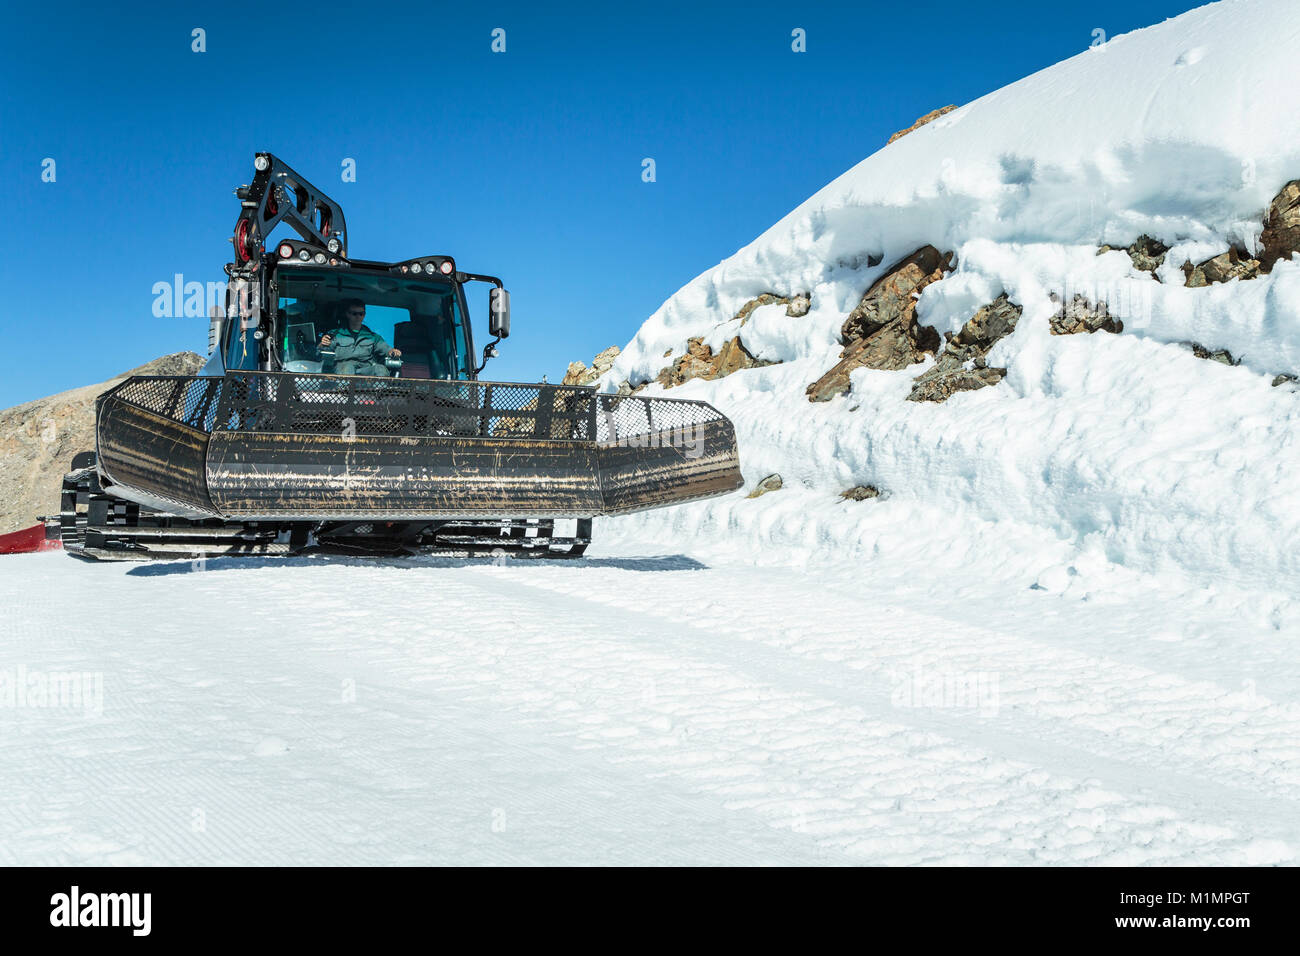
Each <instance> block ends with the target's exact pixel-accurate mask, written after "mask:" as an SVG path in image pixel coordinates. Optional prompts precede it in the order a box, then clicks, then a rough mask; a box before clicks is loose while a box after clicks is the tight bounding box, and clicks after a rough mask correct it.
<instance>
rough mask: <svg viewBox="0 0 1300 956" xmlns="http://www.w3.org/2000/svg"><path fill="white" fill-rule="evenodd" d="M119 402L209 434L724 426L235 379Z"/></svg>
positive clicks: (488, 390) (527, 434)
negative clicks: (234, 432) (214, 432)
mask: <svg viewBox="0 0 1300 956" xmlns="http://www.w3.org/2000/svg"><path fill="white" fill-rule="evenodd" d="M112 394H113V396H114V397H116V398H118V399H121V400H122V401H127V402H131V403H133V404H135V405H139V406H141V407H143V408H147V409H149V410H150V411H152V412H156V413H158V414H160V415H165V416H167V417H168V418H172V419H174V420H176V421H181V422H184V423H185V424H187V425H191V426H193V427H196V428H201V429H203V430H204V431H212V430H214V429H215V430H219V431H260V432H279V433H294V432H297V433H307V434H313V435H339V436H342V437H348V436H351V435H394V436H411V437H418V436H438V435H444V436H465V437H479V438H507V439H508V438H519V439H532V440H536V439H551V440H555V441H599V442H623V441H626V442H630V443H636V439H637V438H638V437H641V436H645V435H652V434H664V433H682V432H683V431H686V430H689V429H691V428H693V427H694V426H697V425H703V424H705V423H707V422H713V421H718V420H720V419H722V418H723V415H722V413H721V412H719V411H718V410H717V409H715V408H713V407H712V406H710V405H708V404H705V403H704V402H693V401H685V400H682V399H664V398H639V397H636V396H631V397H619V396H615V395H598V394H596V392H595V391H594V390H592V389H590V388H581V387H577V386H568V385H513V384H503V383H498V382H449V381H440V380H430V379H382V378H368V377H363V376H341V375H306V374H293V373H274V372H231V373H228V374H227V375H226V377H225V378H224V379H219V378H176V377H165V378H164V377H141V378H133V379H130V380H129V381H127V382H126V383H125V384H124V385H122V386H120V387H119V388H118V389H117V390H116V391H115V392H114V393H112Z"/></svg>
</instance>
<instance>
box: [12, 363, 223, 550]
mask: <svg viewBox="0 0 1300 956" xmlns="http://www.w3.org/2000/svg"><path fill="white" fill-rule="evenodd" d="M203 362H204V359H203V358H202V357H200V356H198V355H195V354H194V353H193V352H177V353H175V354H173V355H165V356H163V357H162V358H160V359H157V360H156V361H153V362H149V363H148V364H147V365H141V366H140V367H139V368H134V369H131V371H129V372H126V373H124V374H122V375H120V376H118V377H117V378H115V379H112V380H111V381H108V382H102V383H100V384H98V385H87V386H85V387H83V388H75V389H72V390H71V391H67V392H60V393H59V394H57V395H51V396H50V397H49V398H42V399H38V400H36V401H34V402H27V403H26V404H24V405H16V406H14V407H13V408H8V409H5V410H4V411H0V534H5V533H8V532H10V531H17V530H19V529H22V528H27V527H30V526H31V525H33V524H35V522H36V518H37V516H39V515H49V514H56V513H57V512H58V510H59V492H60V489H61V487H62V484H63V474H64V472H66V471H67V470H68V464H69V463H70V462H71V460H72V456H73V455H75V454H77V453H78V452H82V451H89V450H91V449H93V448H94V447H95V399H96V398H97V397H98V396H99V395H101V394H102V393H104V392H105V391H107V390H108V389H110V388H112V387H113V386H114V385H117V384H118V383H119V382H121V381H122V379H124V378H128V377H130V376H132V375H193V374H194V373H195V372H197V371H198V370H199V369H200V368H202V367H203Z"/></svg>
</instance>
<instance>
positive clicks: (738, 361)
mask: <svg viewBox="0 0 1300 956" xmlns="http://www.w3.org/2000/svg"><path fill="white" fill-rule="evenodd" d="M775 364H776V363H775V362H768V361H765V360H764V359H758V358H754V356H753V355H751V354H750V353H749V351H748V350H747V349H746V348H745V346H744V345H743V344H742V343H741V341H740V336H735V337H734V338H732V339H730V340H728V341H727V342H725V343H724V344H723V346H722V348H720V349H719V350H718V352H717V354H716V355H715V354H714V353H713V350H712V349H711V348H710V347H709V346H707V345H705V344H704V339H703V338H693V339H690V340H689V341H687V343H686V354H685V355H683V356H682V357H681V358H679V359H678V360H677V361H676V362H674V363H673V364H672V365H670V366H668V367H667V368H666V369H664V370H663V371H661V372H660V373H659V376H658V378H657V379H656V381H658V382H659V384H660V385H662V386H663V387H664V388H672V387H673V386H675V385H681V384H682V383H684V382H689V381H690V380H691V379H693V378H702V379H706V380H709V381H712V380H713V379H719V378H725V377H726V376H728V375H730V374H732V373H733V372H739V371H740V370H741V369H746V368H762V367H764V366H766V365H775Z"/></svg>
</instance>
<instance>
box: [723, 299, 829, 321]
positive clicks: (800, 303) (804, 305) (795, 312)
mask: <svg viewBox="0 0 1300 956" xmlns="http://www.w3.org/2000/svg"><path fill="white" fill-rule="evenodd" d="M765 305H783V306H785V307H786V308H785V314H786V315H789V316H793V317H795V318H798V317H800V316H804V315H807V314H808V309H809V307H810V306H811V305H812V297H811V296H810V295H809V294H808V293H807V292H800V293H799V294H798V295H777V294H776V293H775V292H764V293H763V294H762V295H760V296H756V297H755V298H753V299H750V300H749V301H748V302H746V303H745V304H744V305H742V306H741V307H740V311H739V312H737V313H736V315H735V318H736V319H739V320H740V324H741V326H742V327H743V326H744V324H745V323H746V322H748V321H749V316H750V315H751V314H752V313H753V311H754V310H755V309H761V308H762V307H763V306H765Z"/></svg>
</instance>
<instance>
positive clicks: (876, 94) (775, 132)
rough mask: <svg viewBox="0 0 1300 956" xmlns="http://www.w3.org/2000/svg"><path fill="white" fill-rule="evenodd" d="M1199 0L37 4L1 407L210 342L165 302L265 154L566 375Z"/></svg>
mask: <svg viewBox="0 0 1300 956" xmlns="http://www.w3.org/2000/svg"><path fill="white" fill-rule="evenodd" d="M1197 5H1198V4H1196V3H1189V2H1185V0H1090V2H1086V3H1070V2H1062V3H1054V4H1044V3H1041V2H1036V3H1021V2H1005V3H987V4H985V3H975V2H961V3H957V2H944V0H932V2H930V3H927V4H924V5H921V6H918V5H915V4H900V3H897V2H889V3H874V2H868V0H860V2H856V3H845V4H838V3H836V4H830V3H826V4H817V3H807V4H791V3H789V2H784V3H767V2H748V3H728V4H710V3H691V4H677V3H666V2H660V0H655V2H653V3H648V4H628V5H620V6H617V7H614V6H612V5H611V7H610V8H609V9H607V10H603V11H602V10H601V9H600V8H598V7H596V6H594V5H592V6H581V5H566V4H563V3H556V4H535V3H529V4H522V3H521V4H459V5H458V4H447V3H440V4H419V5H415V4H409V5H406V6H405V9H401V8H399V10H400V12H394V13H389V14H385V15H383V16H380V15H379V14H378V13H377V12H372V11H378V10H379V9H380V8H381V5H379V4H375V5H373V6H367V5H358V4H354V3H339V4H331V3H328V2H321V3H316V2H313V3H310V4H297V5H289V6H283V5H276V6H272V5H270V4H261V5H259V4H253V3H245V4H238V5H235V4H231V5H213V4H202V3H199V4H174V3H168V4H131V3H124V4H95V5H93V6H88V7H86V8H85V9H80V10H78V9H74V8H72V7H69V6H68V5H42V4H24V5H21V6H19V5H10V8H9V9H8V11H7V13H6V20H7V21H8V22H7V26H6V29H5V31H4V32H3V36H0V184H2V185H0V190H2V192H0V199H2V200H3V208H4V210H5V212H6V214H7V223H8V226H7V228H6V229H4V231H3V235H2V237H0V251H2V252H3V258H0V279H2V280H3V289H4V296H3V306H2V307H0V324H2V326H3V331H4V333H5V334H4V341H6V342H7V343H8V347H7V348H3V349H0V407H5V406H9V405H12V404H16V403H18V402H22V401H26V400H29V399H32V398H37V397H40V396H42V395H46V394H49V393H51V392H55V391H59V390H62V389H65V388H71V387H74V386H77V385H83V384H87V383H90V382H95V381H101V380H103V379H106V378H109V377H111V376H112V375H114V374H116V373H118V372H121V371H123V370H125V369H127V368H130V367H132V366H135V365H138V364H141V363H143V362H145V361H148V360H149V359H151V358H154V357H156V356H158V355H160V354H163V353H166V352H172V351H178V350H180V349H186V348H190V349H194V350H195V351H199V352H203V351H204V350H205V348H206V341H207V330H206V320H204V319H195V318H189V319H186V318H155V317H154V315H153V310H152V306H153V301H154V295H153V292H152V288H153V285H154V283H156V282H159V281H168V282H169V281H171V278H172V276H173V275H174V274H175V273H181V274H183V275H184V276H185V278H186V279H187V280H196V281H200V282H207V281H216V280H220V279H222V278H223V274H222V271H221V267H222V264H223V263H225V262H226V261H228V259H229V257H230V244H229V242H228V241H227V237H228V236H229V235H230V233H231V229H232V226H233V224H234V220H235V216H236V214H237V212H238V204H237V200H236V199H235V198H234V196H233V195H232V194H231V192H230V190H231V189H232V188H233V187H234V186H236V185H238V184H240V183H244V182H248V181H249V179H250V178H251V176H252V155H253V152H254V151H255V150H258V149H268V150H270V151H271V152H274V153H276V154H277V155H279V156H281V157H282V158H283V159H285V160H286V161H288V162H289V163H290V164H291V165H293V166H294V167H296V168H297V169H298V170H299V171H300V172H301V173H302V174H303V175H304V176H306V177H307V178H308V179H310V180H312V181H313V182H314V183H315V184H316V185H318V186H320V187H321V188H323V189H325V190H326V191H327V192H329V193H330V194H331V195H333V196H334V197H335V198H336V199H338V200H339V201H340V202H341V203H342V205H343V208H344V210H345V212H346V214H347V219H348V227H349V232H350V237H349V241H350V247H351V252H352V254H353V255H355V256H359V257H365V258H375V259H394V260H395V259H403V258H408V257H411V256H415V255H422V254H436V253H442V254H450V255H453V256H455V257H456V260H457V262H458V264H459V265H460V267H461V268H463V269H466V270H468V271H475V272H487V273H494V274H497V275H500V276H502V277H503V278H504V279H505V280H506V286H507V288H509V289H510V290H511V293H512V306H513V313H514V316H513V318H514V323H513V324H514V334H513V335H512V336H511V338H510V340H509V341H508V342H507V343H505V346H504V347H503V350H502V357H501V358H499V359H496V360H495V361H493V362H492V363H491V364H490V365H489V366H488V369H487V371H486V372H485V373H484V374H485V376H486V377H491V378H494V379H500V380H513V381H535V380H537V379H538V378H539V377H540V376H541V375H542V374H544V373H545V374H548V375H549V376H550V378H551V380H552V381H557V380H558V379H559V377H560V375H562V374H563V371H564V368H565V366H566V364H567V363H568V362H569V361H571V360H573V359H582V360H584V361H590V359H591V356H592V355H593V354H594V353H595V352H596V351H598V350H600V349H602V348H604V347H606V346H608V345H611V344H619V345H622V344H623V343H625V342H626V341H627V340H628V339H629V338H630V337H631V336H632V335H633V333H634V332H635V331H636V329H637V327H638V326H639V325H640V323H641V322H642V321H643V320H644V319H645V317H646V316H647V315H649V314H650V313H651V312H653V311H654V310H655V309H656V308H657V307H658V306H659V305H660V303H661V302H662V301H663V300H664V299H665V298H667V297H668V296H669V295H671V294H672V293H673V292H674V291H676V290H677V289H678V288H679V287H680V286H681V285H682V284H684V283H685V282H687V281H689V280H690V279H691V278H693V277H694V276H696V275H698V274H699V273H700V272H703V271H704V270H706V269H708V268H710V267H711V266H713V265H714V264H716V263H717V262H718V261H719V260H721V259H724V258H726V257H727V256H728V255H730V254H731V253H732V252H734V251H735V250H736V249H738V248H740V247H741V246H743V245H745V244H746V243H747V242H749V241H750V240H751V239H753V238H754V237H755V236H757V235H758V234H759V233H761V232H762V231H763V230H764V229H766V228H767V227H768V226H770V225H771V224H772V223H773V222H775V221H776V220H778V219H779V218H781V216H783V215H784V214H785V213H786V212H788V211H789V210H790V209H791V208H793V207H794V206H796V205H798V204H799V203H800V202H801V201H802V200H803V199H805V198H807V197H808V196H809V195H811V194H812V193H813V192H815V191H816V190H817V189H819V188H820V187H821V186H823V185H825V184H826V183H827V182H829V181H830V180H832V179H834V178H835V177H836V176H838V175H839V174H840V173H842V172H843V171H844V170H846V169H848V168H849V167H851V166H853V165H854V164H856V163H857V162H858V161H860V160H861V159H863V158H864V157H865V156H867V155H869V154H870V153H872V152H874V151H875V150H876V149H878V148H879V147H881V146H882V145H884V143H885V140H886V139H887V138H888V137H889V135H890V134H891V133H892V132H894V131H895V130H897V129H899V128H901V127H904V126H907V125H910V124H911V122H912V121H913V120H914V119H915V118H916V117H917V116H919V115H921V114H922V113H925V112H928V111H929V110H931V109H934V108H935V107H938V106H942V105H944V104H946V103H958V104H960V103H964V102H968V101H970V100H972V99H975V98H977V97H979V96H981V95H983V94H984V93H987V92H989V91H991V90H994V89H997V88H998V87H1000V86H1004V85H1005V84H1007V83H1009V82H1011V81H1013V80H1016V79H1018V78H1020V77H1022V76H1025V75H1027V74H1029V73H1032V72H1034V71H1036V70H1039V69H1042V68H1043V67H1046V66H1049V65H1051V64H1052V63H1055V62H1057V61H1058V60H1061V59H1064V58H1066V57H1068V56H1072V55H1073V54H1075V53H1077V52H1079V51H1080V50H1082V49H1084V48H1086V47H1087V46H1088V45H1089V43H1091V42H1092V40H1093V36H1094V34H1093V31H1094V30H1096V29H1102V30H1105V31H1106V32H1107V34H1108V35H1110V36H1114V35H1116V34H1119V33H1123V32H1127V31H1129V30H1132V29H1136V28H1138V27H1141V26H1145V25H1148V24H1151V23H1156V22H1159V21H1160V20H1163V19H1165V18H1167V17H1171V16H1176V15H1177V14H1179V13H1181V12H1183V11H1185V10H1188V9H1191V8H1192V7H1194V6H1197ZM235 11H242V16H237V15H236V12H235ZM196 27H201V28H203V29H204V30H205V31H206V46H207V50H206V52H204V53H195V52H193V51H192V50H191V45H192V40H191V30H192V29H194V28H196ZM498 27H500V28H503V29H504V30H505V31H506V52H505V53H493V52H492V51H491V48H490V46H491V41H492V35H491V34H492V31H493V29H494V28H498ZM796 27H797V28H802V29H803V30H805V31H806V36H807V52H805V53H795V52H793V51H792V50H791V31H792V30H793V29H795V28H796ZM47 157H49V158H52V159H54V160H55V162H56V167H55V170H56V177H57V178H56V180H55V182H52V183H49V182H42V180H41V172H42V161H43V160H44V159H45V158H47ZM645 157H652V158H653V159H654V160H655V164H656V177H657V179H656V182H654V183H645V182H643V181H642V178H641V172H642V160H643V158H645ZM345 158H351V159H354V160H355V161H356V170H357V180H356V182H355V183H344V182H342V181H341V179H340V172H341V168H342V167H341V164H342V162H343V160H344V159H345ZM470 291H471V298H470V307H471V310H473V312H474V317H475V325H476V329H477V330H479V331H478V335H479V340H480V342H482V341H483V340H484V339H485V338H486V336H485V334H484V332H483V331H482V330H483V322H484V321H485V318H486V287H477V286H471V287H470Z"/></svg>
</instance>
